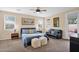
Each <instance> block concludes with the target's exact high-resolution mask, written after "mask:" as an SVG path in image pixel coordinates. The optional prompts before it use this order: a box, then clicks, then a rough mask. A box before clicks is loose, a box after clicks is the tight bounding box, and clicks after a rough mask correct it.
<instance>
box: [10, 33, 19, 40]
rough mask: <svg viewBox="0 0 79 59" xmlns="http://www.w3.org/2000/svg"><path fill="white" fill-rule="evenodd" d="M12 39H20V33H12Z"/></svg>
mask: <svg viewBox="0 0 79 59" xmlns="http://www.w3.org/2000/svg"><path fill="white" fill-rule="evenodd" d="M11 39H12V40H13V39H19V33H11Z"/></svg>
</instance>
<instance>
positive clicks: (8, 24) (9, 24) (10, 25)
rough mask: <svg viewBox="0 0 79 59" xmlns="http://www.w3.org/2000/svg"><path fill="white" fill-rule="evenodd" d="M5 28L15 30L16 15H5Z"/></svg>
mask: <svg viewBox="0 0 79 59" xmlns="http://www.w3.org/2000/svg"><path fill="white" fill-rule="evenodd" d="M4 29H5V30H14V29H15V17H14V16H5V17H4Z"/></svg>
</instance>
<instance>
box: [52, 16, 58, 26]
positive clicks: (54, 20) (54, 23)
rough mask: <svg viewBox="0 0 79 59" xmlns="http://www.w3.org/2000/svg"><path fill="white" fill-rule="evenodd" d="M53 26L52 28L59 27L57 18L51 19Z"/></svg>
mask: <svg viewBox="0 0 79 59" xmlns="http://www.w3.org/2000/svg"><path fill="white" fill-rule="evenodd" d="M53 26H54V27H59V17H55V18H53Z"/></svg>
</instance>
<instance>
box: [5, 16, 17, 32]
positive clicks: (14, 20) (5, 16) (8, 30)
mask: <svg viewBox="0 0 79 59" xmlns="http://www.w3.org/2000/svg"><path fill="white" fill-rule="evenodd" d="M6 17H14V18H15V19H14V21H15V22H14V23H13V24H14V28H13V29H6V21H5V20H6ZM15 29H16V17H15V16H13V15H5V16H4V30H6V31H14V30H15Z"/></svg>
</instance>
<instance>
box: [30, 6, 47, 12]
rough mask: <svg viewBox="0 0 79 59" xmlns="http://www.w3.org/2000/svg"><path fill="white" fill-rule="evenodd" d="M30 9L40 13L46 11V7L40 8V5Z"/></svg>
mask: <svg viewBox="0 0 79 59" xmlns="http://www.w3.org/2000/svg"><path fill="white" fill-rule="evenodd" d="M30 10H31V11H33V13H42V12H46V11H47V10H46V9H42V8H40V7H37V8H36V9H30Z"/></svg>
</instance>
